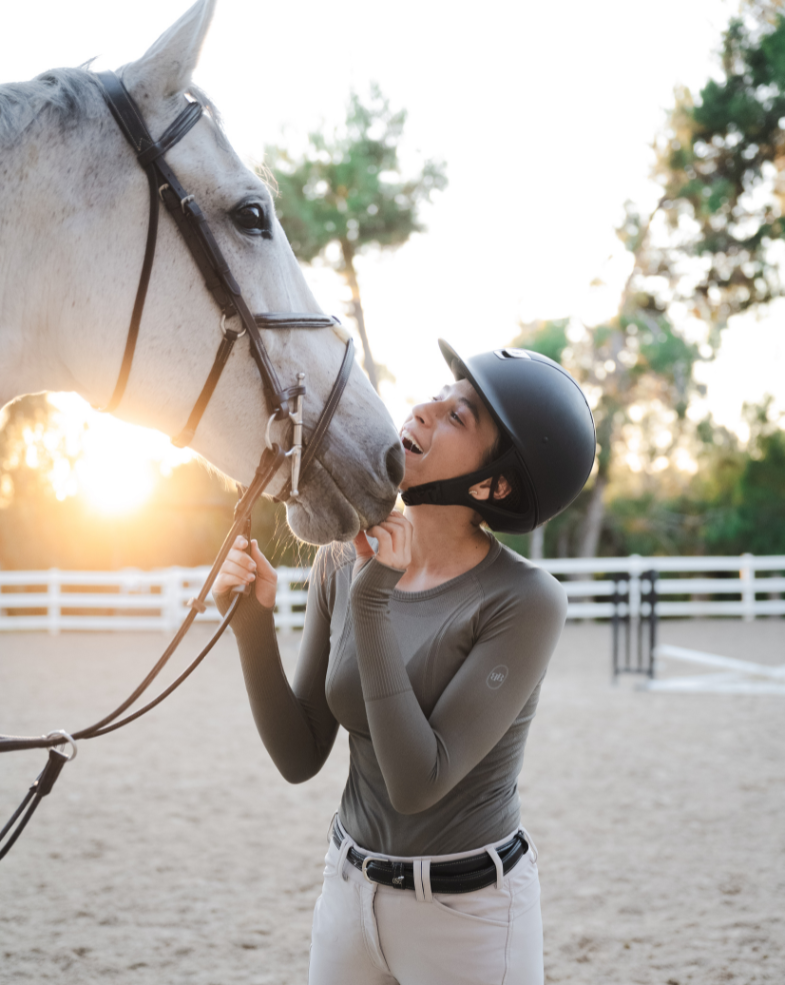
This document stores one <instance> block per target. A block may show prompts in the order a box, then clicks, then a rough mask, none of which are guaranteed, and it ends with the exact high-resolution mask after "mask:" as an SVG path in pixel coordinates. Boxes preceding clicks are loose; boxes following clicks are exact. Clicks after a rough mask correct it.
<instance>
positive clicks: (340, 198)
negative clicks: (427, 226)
mask: <svg viewBox="0 0 785 985" xmlns="http://www.w3.org/2000/svg"><path fill="white" fill-rule="evenodd" d="M405 121H406V111H405V110H399V111H397V112H393V111H392V110H391V108H390V104H389V101H388V100H387V99H386V98H385V97H384V96H383V95H382V93H381V92H380V90H379V87H378V86H372V88H371V92H370V98H369V100H368V102H367V103H363V102H362V101H361V100H360V98H359V96H358V95H357V94H356V93H352V95H351V97H350V101H349V108H348V113H347V118H346V124H345V127H344V129H343V131H342V132H341V133H337V134H335V135H334V136H333V138H332V139H331V140H327V139H326V138H325V136H324V135H323V134H322V133H312V134H310V136H309V142H308V147H307V149H306V151H305V153H304V155H303V156H302V157H300V158H294V157H293V156H292V155H291V154H290V152H289V151H287V150H286V149H284V148H281V147H270V148H268V149H267V155H266V156H267V162H268V166H269V168H270V169H271V171H272V173H273V175H274V176H275V179H276V181H277V183H278V191H279V195H278V199H277V202H276V208H277V212H278V216H279V218H280V220H281V224H282V225H283V227H284V229H285V230H286V234H287V236H288V237H289V242H290V243H291V245H292V249H293V250H294V252H295V254H296V256H298V257H299V258H300V259H301V260H304V261H306V262H310V261H311V260H313V259H314V257H316V256H318V255H319V254H320V253H321V252H322V251H323V250H324V249H325V247H326V246H327V245H328V244H329V243H332V242H336V241H337V242H339V243H340V244H341V245H342V246H343V247H345V248H346V250H347V252H349V253H352V254H353V253H354V252H356V251H357V250H359V249H361V248H362V247H363V246H365V245H368V244H371V243H373V244H376V245H377V246H380V247H395V246H400V245H401V244H402V243H405V242H406V240H407V239H408V238H409V237H410V236H411V234H412V233H415V232H420V231H422V229H423V226H422V223H421V221H420V219H419V216H418V209H419V206H420V205H421V203H422V202H424V201H429V200H430V198H431V195H432V193H433V192H434V191H437V190H440V189H443V188H444V187H445V186H446V184H447V179H446V177H445V173H444V165H443V164H441V163H438V162H436V161H432V160H428V161H425V163H424V164H423V166H422V170H421V171H420V173H419V174H417V175H415V176H413V177H409V178H405V177H403V175H402V174H401V165H400V161H399V158H398V148H399V144H400V141H401V137H402V134H403V128H404V123H405Z"/></svg>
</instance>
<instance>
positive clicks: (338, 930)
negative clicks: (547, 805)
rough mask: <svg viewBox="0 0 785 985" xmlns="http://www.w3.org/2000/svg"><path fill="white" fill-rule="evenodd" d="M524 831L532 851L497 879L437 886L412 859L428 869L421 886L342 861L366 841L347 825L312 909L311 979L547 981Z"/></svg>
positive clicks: (514, 984) (526, 984)
mask: <svg viewBox="0 0 785 985" xmlns="http://www.w3.org/2000/svg"><path fill="white" fill-rule="evenodd" d="M336 823H337V821H336ZM511 837H512V835H508V836H507V837H506V838H503V839H502V840H501V841H499V842H496V843H495V844H494V845H493V846H490V847H493V848H496V847H499V846H500V845H503V844H505V843H506V842H508V841H509V840H510V838H511ZM526 840H527V841H528V842H529V850H528V852H527V853H526V855H524V857H523V858H522V859H521V860H520V862H518V864H517V865H516V866H515V867H514V868H513V869H512V870H511V871H510V872H508V873H507V875H506V876H504V877H503V878H502V885H501V888H497V886H496V885H495V884H494V885H491V886H488V887H486V888H485V889H480V890H476V891H475V892H472V893H462V894H454V895H453V894H447V893H431V891H430V885H429V883H428V876H427V870H428V866H424V867H422V866H420V867H418V868H416V871H419V872H420V873H421V874H422V873H424V874H425V883H424V886H423V887H422V888H423V891H422V892H417V893H416V894H415V893H414V892H412V891H411V890H401V889H394V888H392V887H388V886H380V885H377V884H376V883H370V882H368V881H367V880H366V879H365V877H364V876H363V874H362V873H361V872H360V871H359V869H356V868H355V867H354V866H353V865H351V864H350V863H349V862H347V861H346V852H347V851H348V849H349V847H350V846H352V847H354V848H356V849H357V850H358V851H361V852H364V853H367V850H366V849H364V848H362V847H361V846H359V845H356V844H355V842H354V841H353V840H352V839H351V838H350V837H348V835H347V836H346V839H345V840H344V842H343V844H342V846H341V848H340V849H339V848H338V847H337V846H336V845H335V844H334V842H333V841H332V839H331V840H330V847H329V850H328V852H327V855H326V857H325V863H326V865H325V869H324V884H323V886H322V894H321V896H320V897H319V899H318V900H317V902H316V908H315V910H314V917H313V935H312V943H311V966H310V974H309V977H308V982H309V985H543V978H544V974H543V957H542V917H541V914H540V883H539V878H538V875H537V863H536V859H537V855H536V850H535V849H534V848H533V846H532V844H531V841H530V840H529V838H528V836H527V838H526ZM478 851H482V849H474V850H473V851H471V852H463V853H460V854H458V855H442V856H430V860H431V861H447V860H449V859H455V858H461V857H462V856H467V855H476V854H477V853H478ZM370 854H376V853H370ZM384 857H385V858H390V859H392V860H398V857H397V856H384ZM497 857H498V856H497ZM424 860H425V859H412V858H405V859H402V861H406V862H414V863H419V862H421V861H424ZM419 888H420V886H418V889H419Z"/></svg>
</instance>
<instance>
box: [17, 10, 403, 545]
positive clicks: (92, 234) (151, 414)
mask: <svg viewBox="0 0 785 985" xmlns="http://www.w3.org/2000/svg"><path fill="white" fill-rule="evenodd" d="M214 6H215V0H199V2H197V3H196V4H194V6H193V7H191V9H190V10H188V11H187V13H185V14H184V15H183V17H181V18H180V20H179V21H177V23H176V24H174V25H173V26H172V27H171V28H170V29H169V30H168V31H167V32H166V33H165V34H163V35H162V36H161V37H160V38H159V39H158V41H156V43H155V44H154V45H153V46H152V47H151V48H150V50H149V51H148V52H147V53H146V54H145V55H144V56H143V57H142V58H140V59H139V60H138V61H136V62H132V63H131V64H129V65H126V66H125V67H124V68H123V69H121V70H120V72H119V74H120V76H121V77H122V79H123V82H124V83H125V85H126V87H127V88H128V90H129V91H130V93H131V95H132V96H133V98H134V99H135V100H136V102H137V104H138V105H139V107H140V108H141V111H142V113H143V114H144V117H145V120H146V123H147V126H148V129H149V130H150V131H151V133H152V134H153V137H156V138H157V136H158V135H159V134H161V133H162V132H163V131H164V130H165V128H166V127H167V126H168V125H169V124H170V123H171V122H172V121H173V120H174V119H175V117H177V115H178V114H179V113H180V112H181V111H182V110H183V108H184V107H185V105H186V95H185V94H186V93H194V92H195V89H194V86H193V84H192V82H191V75H192V72H193V69H194V67H195V65H196V62H197V58H198V54H199V50H200V48H201V46H202V42H203V40H204V37H205V35H206V33H207V29H208V26H209V24H210V20H211V18H212V15H213V9H214ZM197 95H198V98H199V100H200V101H202V102H206V98H205V96H204V95H203V94H201V93H197ZM167 161H168V162H169V164H170V165H171V166H172V168H173V169H174V171H175V173H176V174H177V175H178V177H179V178H180V180H181V182H182V183H183V184H184V186H185V187H186V188H187V189H188V191H189V192H190V193H193V194H194V196H195V198H196V201H197V202H198V203H199V205H200V206H201V208H202V210H203V212H204V213H205V214H206V216H207V219H208V220H209V222H210V225H211V227H212V229H213V232H214V234H215V236H216V239H217V240H218V241H219V245H220V247H221V250H222V251H223V253H224V255H225V256H226V258H227V260H228V262H229V265H230V267H231V269H232V272H233V273H234V276H235V277H236V279H237V280H238V282H239V283H240V286H241V288H242V291H243V294H244V296H245V299H246V301H247V302H248V305H249V307H250V308H251V310H252V311H281V312H287V311H291V312H319V311H320V309H319V307H318V305H317V303H316V301H315V299H314V297H313V295H312V294H311V291H310V290H309V289H308V287H307V285H306V283H305V280H304V278H303V276H302V273H301V271H300V268H299V266H298V264H297V261H296V259H295V257H294V254H293V253H292V250H291V248H290V246H289V244H288V242H287V240H286V236H285V235H284V232H283V230H282V229H281V226H280V224H279V223H278V221H277V219H276V218H275V211H274V206H273V200H272V196H271V194H270V191H269V189H268V188H267V187H266V186H265V185H264V183H263V182H262V181H260V180H259V178H258V177H257V176H256V175H255V174H254V173H253V172H251V171H250V170H249V169H248V168H246V167H245V166H244V165H243V164H242V162H241V161H240V159H239V158H238V156H237V154H236V153H235V152H234V151H233V150H232V148H231V147H230V146H229V144H228V142H227V140H226V137H225V136H224V134H223V132H222V130H221V127H220V123H219V121H218V119H217V117H216V115H215V112H214V111H213V112H211V113H206V114H205V115H204V116H203V117H202V119H201V120H200V121H199V122H198V123H197V124H196V126H195V127H194V128H193V129H192V130H191V131H190V133H188V134H187V135H186V136H185V137H184V139H183V140H182V141H181V142H180V143H178V144H177V145H176V146H175V147H174V148H173V149H172V150H170V151H169V152H168V153H167ZM249 206H251V212H250V213H249V211H248V207H249ZM241 209H243V210H244V211H243V213H242V217H241V216H240V210H241ZM249 214H250V215H251V216H253V215H258V216H260V217H262V219H263V221H264V222H265V223H266V224H267V226H268V228H269V231H270V232H271V234H272V235H271V236H270V237H269V238H267V237H264V236H261V235H258V230H254V229H248V228H247V225H248V216H249ZM147 216H148V185H147V180H146V178H145V174H144V171H143V170H142V169H141V168H140V167H139V166H138V164H137V162H136V160H135V157H134V154H133V151H132V149H131V148H130V147H129V145H128V144H127V143H126V140H125V138H124V137H123V135H122V133H121V132H120V130H119V129H118V127H117V124H116V123H115V122H114V120H113V119H112V117H111V115H110V113H109V110H108V108H107V105H106V103H105V101H104V99H103V97H102V95H101V92H100V89H99V87H98V84H97V82H96V80H95V78H94V76H93V75H92V74H91V72H90V71H88V70H86V69H57V70H54V71H51V72H49V73H46V74H44V75H42V76H39V77H38V78H37V79H34V80H33V81H32V82H27V83H18V84H11V85H4V86H0V407H1V406H2V405H4V404H5V403H7V402H8V401H9V400H11V399H13V398H14V397H17V396H20V395H22V394H26V393H36V392H40V391H43V390H74V391H76V392H77V393H79V394H81V395H82V396H83V397H84V398H85V399H87V400H88V401H90V403H92V404H93V405H96V406H103V405H105V404H106V403H107V401H108V399H109V396H110V394H111V393H112V390H113V388H114V385H115V381H116V380H117V376H118V371H119V368H120V362H121V357H122V353H123V350H124V347H125V339H126V333H127V331H128V323H129V320H130V316H131V310H132V308H133V304H134V297H135V294H136V289H137V283H138V280H139V273H140V268H141V265H142V258H143V256H144V250H145V239H146V234H147ZM241 219H242V221H241ZM219 326H220V312H219V310H218V308H217V306H216V304H215V302H214V300H213V298H212V296H211V295H210V294H209V292H208V291H207V289H206V288H205V286H204V283H203V280H202V277H201V275H200V274H199V271H198V269H197V267H196V265H195V263H194V261H193V259H192V257H191V254H190V253H189V251H188V250H187V248H186V247H185V244H184V243H183V242H182V240H181V238H180V236H179V234H178V232H177V230H176V228H175V225H174V222H173V221H172V219H171V217H170V216H169V215H168V214H167V213H166V210H162V214H161V218H160V228H159V235H158V246H157V251H156V258H155V264H154V267H153V274H152V279H151V282H150V288H149V291H148V295H147V303H146V306H145V310H144V318H143V320H142V325H141V330H140V334H139V341H138V344H137V347H136V354H135V356H134V362H133V368H132V371H131V376H130V380H129V383H128V387H127V389H126V392H125V395H124V397H123V400H122V402H121V404H120V406H119V408H118V411H117V416H119V417H122V418H123V419H125V420H127V421H132V422H134V423H137V424H141V425H145V426H147V427H154V428H158V429H159V430H161V431H164V432H166V433H168V434H172V435H174V434H176V433H177V432H178V431H179V430H180V429H181V428H182V427H183V425H184V423H185V421H186V419H187V417H188V414H189V412H190V410H191V407H192V406H193V404H194V401H195V399H196V397H197V395H198V394H199V392H200V390H201V388H202V384H203V383H204V381H205V379H206V377H207V374H208V372H209V370H210V367H211V365H212V362H213V358H214V356H215V352H216V349H217V346H218V343H219V341H220V334H219ZM263 334H264V337H265V343H266V345H267V347H268V351H269V353H270V357H271V359H272V362H273V364H274V366H275V368H276V370H277V373H278V376H279V378H280V380H281V383H282V384H283V386H291V385H293V384H295V382H296V374H297V373H298V372H299V371H305V372H306V374H307V376H306V386H307V390H308V395H307V397H306V402H305V423H306V428H308V427H311V428H312V427H313V426H314V424H315V422H316V420H317V419H318V417H319V414H320V413H321V410H322V407H323V406H324V403H325V400H326V399H327V396H328V394H329V392H330V389H331V386H332V383H333V381H334V379H335V377H336V375H337V373H338V369H339V367H340V364H341V360H342V357H343V354H344V348H345V346H344V341H345V340H342V339H341V338H339V337H337V336H336V334H335V332H334V331H332V330H330V329H322V330H318V331H307V330H302V329H294V330H288V331H264V332H263ZM265 424H266V411H265V404H264V399H263V395H262V390H261V385H260V380H259V374H258V371H257V369H256V366H255V364H254V362H253V359H252V358H251V355H250V352H249V348H248V340H247V338H244V339H241V340H240V341H239V342H238V343H237V345H236V346H235V350H234V352H233V353H232V356H231V358H230V360H229V364H228V365H227V367H226V370H225V371H224V374H223V376H222V378H221V381H220V383H219V385H218V388H217V390H216V391H215V393H214V394H213V397H212V399H211V400H210V403H209V405H208V408H207V412H206V413H205V415H204V417H203V419H202V421H201V423H200V424H199V427H198V430H197V432H196V437H195V439H194V441H193V443H192V445H193V448H194V449H195V450H196V451H197V452H199V453H200V454H201V455H202V456H204V458H205V459H207V460H208V461H209V462H211V463H212V464H213V465H214V466H215V467H216V468H218V469H219V470H221V471H222V472H224V473H226V474H227V475H229V476H231V477H232V478H234V479H236V480H238V481H240V482H242V483H244V484H247V483H248V482H249V481H250V479H251V478H252V476H253V472H254V469H255V468H256V466H257V464H258V462H259V458H260V455H261V453H262V450H263V448H264V437H265V436H264V431H265ZM286 426H287V425H286V424H285V423H281V424H275V425H273V429H272V438H273V440H277V441H278V442H279V443H283V439H284V436H285V435H284V429H285V427H286ZM402 472H403V454H402V450H401V445H400V442H399V440H398V435H397V432H396V429H395V428H394V426H393V423H392V421H391V419H390V417H389V415H388V414H387V412H386V410H385V408H384V407H383V405H382V404H381V402H380V401H379V399H378V397H377V396H376V394H375V393H374V392H373V389H372V387H371V385H370V384H369V383H368V381H367V380H366V378H365V377H364V376H363V374H362V373H361V371H360V370H359V368H358V367H357V365H356V364H355V365H354V366H353V368H352V372H351V376H350V379H349V383H348V386H347V388H346V391H345V393H344V396H343V398H342V400H341V402H340V405H339V408H338V411H337V414H336V416H335V417H334V419H333V421H332V423H331V425H330V428H329V431H328V434H327V438H326V440H325V442H324V445H323V446H322V449H321V451H320V452H319V454H318V456H317V458H316V460H315V461H314V462H313V464H312V466H311V468H310V469H309V472H308V474H307V476H306V478H305V481H304V483H303V484H302V485H301V491H300V495H299V497H297V498H296V499H292V500H290V502H289V503H288V504H287V510H288V519H289V525H290V526H291V528H292V530H293V531H294V533H295V534H297V536H299V537H300V538H302V539H304V540H309V541H312V542H315V543H325V542H327V541H330V540H334V539H341V540H345V539H348V538H350V537H352V536H354V535H355V534H356V533H357V531H358V530H359V529H360V528H363V527H367V526H368V525H371V524H373V523H376V522H378V521H379V520H381V519H382V517H383V516H385V515H386V514H387V513H388V512H389V510H390V509H391V508H392V506H393V503H394V500H395V494H396V489H397V486H398V483H399V481H400V479H401V476H402ZM287 478H288V469H284V470H282V471H281V472H280V473H279V475H278V477H277V478H276V480H275V481H274V482H273V484H272V485H271V487H270V488H269V489H268V493H269V494H271V495H274V494H276V493H277V492H279V491H280V490H281V489H282V488H283V487H284V485H285V482H286V480H287Z"/></svg>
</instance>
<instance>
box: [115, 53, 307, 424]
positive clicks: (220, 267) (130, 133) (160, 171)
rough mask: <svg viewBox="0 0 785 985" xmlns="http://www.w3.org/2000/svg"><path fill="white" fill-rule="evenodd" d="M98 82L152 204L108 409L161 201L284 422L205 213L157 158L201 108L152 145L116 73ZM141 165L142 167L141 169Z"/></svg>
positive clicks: (135, 325) (278, 390)
mask: <svg viewBox="0 0 785 985" xmlns="http://www.w3.org/2000/svg"><path fill="white" fill-rule="evenodd" d="M97 78H98V80H99V82H100V83H101V85H102V87H103V90H104V96H105V99H106V102H107V104H108V106H109V109H110V111H111V113H112V115H113V116H114V118H115V120H116V122H117V124H118V126H119V127H120V129H121V131H122V133H123V135H124V136H125V138H126V139H127V140H128V142H129V143H130V144H131V146H132V147H133V148H134V150H135V151H136V153H137V157H138V158H140V163H142V166H143V167H144V169H145V171H146V172H147V175H148V181H149V184H150V198H151V204H150V215H151V221H150V223H149V224H148V237H147V247H146V250H145V260H144V264H143V269H142V279H140V283H139V288H138V290H137V297H136V302H135V304H134V315H135V316H136V318H135V319H133V318H132V322H131V328H130V329H129V334H128V339H127V340H126V348H125V353H124V355H123V363H122V366H121V370H120V375H121V378H122V379H121V380H118V385H117V386H116V387H115V392H114V394H113V395H112V399H111V401H110V405H111V408H112V409H114V408H115V407H117V405H118V404H119V402H120V400H121V399H122V395H123V392H124V390H125V385H126V383H127V382H128V376H129V374H130V371H131V361H132V360H133V354H134V349H135V347H136V339H137V337H138V334H139V322H140V321H141V314H142V310H143V308H144V301H145V298H146V295H147V286H148V283H149V279H150V271H151V270H152V264H153V257H154V255H155V240H156V234H157V213H158V203H157V199H158V196H159V195H160V197H161V199H162V200H163V202H164V204H165V205H166V208H167V209H168V211H169V213H170V214H171V216H172V218H173V219H174V220H175V223H176V224H177V227H178V229H179V230H180V233H181V234H182V237H183V239H184V240H185V244H186V246H187V247H188V249H189V250H190V252H191V255H192V256H193V258H194V260H195V261H196V265H197V266H198V267H199V270H200V272H201V274H202V276H203V278H204V281H205V285H206V286H207V289H208V290H209V291H210V292H211V294H212V295H213V297H214V298H215V300H216V303H217V304H218V306H219V307H220V309H221V311H222V312H223V314H224V316H225V317H226V318H231V317H234V316H235V315H238V316H239V317H240V320H241V321H242V323H243V327H244V328H245V330H246V331H247V332H248V335H249V338H250V341H251V352H252V355H253V357H254V361H255V362H256V364H257V366H258V368H259V372H260V373H261V376H262V381H263V385H264V389H265V396H266V399H267V400H268V405H269V406H270V409H271V411H274V412H276V413H277V414H278V416H279V417H285V416H287V415H288V413H289V407H288V404H287V401H286V391H285V390H284V388H283V387H282V386H281V384H280V381H279V379H278V375H277V373H276V372H275V368H274V366H273V364H272V362H271V361H270V357H269V355H268V353H267V350H266V348H265V345H264V342H263V341H262V337H261V335H260V334H259V329H258V328H257V325H256V319H255V318H254V316H253V314H252V313H251V311H250V309H249V308H248V305H247V304H246V303H245V299H244V298H243V296H242V292H241V290H240V286H239V285H238V283H237V281H236V280H235V278H234V276H233V274H232V272H231V270H230V269H229V265H228V263H227V262H226V260H225V258H224V256H223V254H222V252H221V249H220V247H219V246H218V243H217V242H216V241H215V237H214V236H213V234H212V231H211V230H210V227H209V225H208V223H207V220H206V218H205V216H204V213H203V212H202V210H201V209H200V208H199V205H198V204H197V203H196V202H195V201H194V199H193V196H191V195H189V194H188V193H187V192H186V190H185V189H184V188H183V186H182V185H181V184H180V182H179V181H178V179H177V176H176V175H175V173H174V171H172V169H171V168H170V167H169V165H168V164H167V163H166V161H165V160H164V159H163V157H162V156H161V155H162V154H163V152H164V150H168V149H169V148H171V147H172V146H173V145H174V144H175V143H176V142H177V140H179V139H181V138H182V137H183V136H184V135H185V134H186V133H187V132H188V131H189V130H190V129H191V127H193V126H194V124H195V123H196V122H197V121H198V119H199V118H200V116H201V108H200V110H199V111H198V112H197V111H196V110H194V108H193V107H194V106H195V105H198V104H195V103H189V104H188V106H187V107H186V109H184V110H183V112H182V113H181V114H180V116H179V117H178V118H177V119H176V120H175V122H174V123H173V124H172V125H171V126H170V127H169V128H168V129H167V130H166V131H165V133H164V134H163V136H162V137H161V139H160V140H159V141H158V144H157V145H156V142H155V141H154V140H153V138H152V137H151V136H150V133H149V131H148V129H147V127H146V125H145V123H144V120H143V119H142V117H141V115H140V114H139V112H138V110H137V108H136V105H135V103H134V101H133V99H132V98H131V96H130V95H129V93H128V91H127V90H126V88H125V86H124V85H123V83H122V81H121V80H120V79H119V78H118V77H117V76H116V75H115V74H114V72H100V73H98V75H97ZM148 151H149V155H148ZM146 155H147V156H149V160H147V157H146ZM145 160H146V163H143V161H145ZM154 198H155V199H156V202H155V205H153V199H154ZM153 213H155V220H156V221H155V222H154V221H153ZM240 334H241V333H239V332H238V333H236V335H237V336H238V337H239V335H240ZM110 405H107V406H110ZM200 416H201V415H200Z"/></svg>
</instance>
